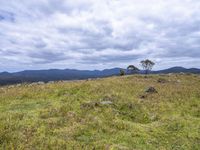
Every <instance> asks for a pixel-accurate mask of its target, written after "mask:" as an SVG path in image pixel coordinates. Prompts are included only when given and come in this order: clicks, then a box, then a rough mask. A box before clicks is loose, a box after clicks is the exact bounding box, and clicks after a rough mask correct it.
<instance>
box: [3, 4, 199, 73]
mask: <svg viewBox="0 0 200 150" xmlns="http://www.w3.org/2000/svg"><path fill="white" fill-rule="evenodd" d="M0 6H1V7H0V71H18V70H24V69H47V68H77V69H103V68H111V67H116V66H118V67H126V66H127V65H128V64H136V65H137V64H138V63H139V62H140V60H142V59H145V58H149V59H152V60H153V61H155V62H156V63H157V66H156V69H161V68H167V67H171V66H185V67H199V65H200V1H199V0H168V1H166V0H73V1H72V0H40V1H38V0H28V1H27V0H9V1H0Z"/></svg>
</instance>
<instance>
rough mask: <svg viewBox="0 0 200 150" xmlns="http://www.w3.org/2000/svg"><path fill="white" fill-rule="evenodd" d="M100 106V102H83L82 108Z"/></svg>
mask: <svg viewBox="0 0 200 150" xmlns="http://www.w3.org/2000/svg"><path fill="white" fill-rule="evenodd" d="M97 106H99V103H98V102H88V103H83V104H81V108H82V109H91V108H95V107H97Z"/></svg>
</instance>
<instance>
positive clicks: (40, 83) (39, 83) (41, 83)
mask: <svg viewBox="0 0 200 150" xmlns="http://www.w3.org/2000/svg"><path fill="white" fill-rule="evenodd" d="M37 84H38V85H43V84H45V83H44V82H42V81H40V82H37Z"/></svg>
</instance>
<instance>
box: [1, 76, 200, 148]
mask: <svg viewBox="0 0 200 150" xmlns="http://www.w3.org/2000/svg"><path fill="white" fill-rule="evenodd" d="M149 89H150V90H149ZM0 149H52V150H56V149H91V150H92V149H93V150H94V149H95V150H96V149H100V150H102V149H105V150H112V149H116V150H118V149H121V150H126V149H127V150H128V149H137V150H143V149H144V150H146V149H148V150H155V149H160V150H161V149H163V150H170V149H177V150H178V149H185V150H199V149H200V76H199V75H192V74H188V75H176V74H172V75H149V76H147V77H144V76H143V75H133V76H132V75H131V76H121V77H110V78H104V79H96V80H84V81H73V82H55V83H53V82H52V83H48V84H42V83H41V84H38V85H37V84H29V85H26V84H22V85H17V86H4V87H0Z"/></svg>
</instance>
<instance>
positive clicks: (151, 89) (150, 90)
mask: <svg viewBox="0 0 200 150" xmlns="http://www.w3.org/2000/svg"><path fill="white" fill-rule="evenodd" d="M145 92H146V93H158V91H157V90H156V89H155V88H154V87H149V88H147V89H146V90H145Z"/></svg>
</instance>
